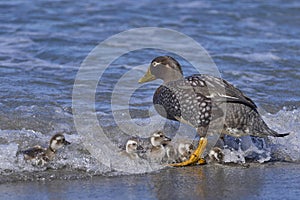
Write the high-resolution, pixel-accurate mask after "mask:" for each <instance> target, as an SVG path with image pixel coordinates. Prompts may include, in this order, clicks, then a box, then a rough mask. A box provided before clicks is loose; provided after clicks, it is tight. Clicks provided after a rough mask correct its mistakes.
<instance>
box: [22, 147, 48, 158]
mask: <svg viewBox="0 0 300 200" xmlns="http://www.w3.org/2000/svg"><path fill="white" fill-rule="evenodd" d="M45 151H46V149H45V148H42V147H41V146H39V145H36V146H34V147H31V148H29V149H26V150H23V151H21V153H22V154H23V155H24V157H25V159H33V158H37V157H40V156H42V155H44V154H45Z"/></svg>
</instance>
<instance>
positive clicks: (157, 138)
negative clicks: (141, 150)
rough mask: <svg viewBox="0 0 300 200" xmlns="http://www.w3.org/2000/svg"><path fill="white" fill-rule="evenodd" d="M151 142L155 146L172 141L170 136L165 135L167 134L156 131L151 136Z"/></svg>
mask: <svg viewBox="0 0 300 200" xmlns="http://www.w3.org/2000/svg"><path fill="white" fill-rule="evenodd" d="M150 140H151V144H152V146H154V147H159V146H161V145H163V144H166V143H167V142H169V141H171V139H170V138H168V137H167V136H165V134H164V133H163V132H162V131H157V132H154V133H153V134H152V136H151V138H150Z"/></svg>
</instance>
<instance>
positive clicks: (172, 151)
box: [163, 141, 177, 164]
mask: <svg viewBox="0 0 300 200" xmlns="http://www.w3.org/2000/svg"><path fill="white" fill-rule="evenodd" d="M174 146H175V144H173V143H172V141H165V142H163V147H164V148H165V152H166V153H165V157H164V159H163V161H164V162H167V163H169V164H170V163H176V160H177V150H176V148H175V147H174Z"/></svg>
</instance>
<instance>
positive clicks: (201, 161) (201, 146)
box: [170, 138, 207, 167]
mask: <svg viewBox="0 0 300 200" xmlns="http://www.w3.org/2000/svg"><path fill="white" fill-rule="evenodd" d="M206 145H207V139H206V138H201V139H200V140H199V144H198V147H197V149H196V150H195V151H194V153H192V155H191V157H190V158H189V159H188V160H186V161H184V162H181V163H175V164H170V166H173V167H184V166H188V165H193V164H200V165H204V164H206V161H205V160H204V159H203V158H200V157H201V155H202V154H203V152H204V150H205V147H206Z"/></svg>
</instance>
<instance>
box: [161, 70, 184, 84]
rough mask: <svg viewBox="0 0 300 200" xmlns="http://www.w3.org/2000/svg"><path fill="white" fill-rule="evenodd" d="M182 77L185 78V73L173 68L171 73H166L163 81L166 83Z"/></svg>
mask: <svg viewBox="0 0 300 200" xmlns="http://www.w3.org/2000/svg"><path fill="white" fill-rule="evenodd" d="M182 78H183V75H182V74H181V73H180V72H178V71H176V70H172V71H170V72H169V73H167V74H165V76H164V78H163V81H164V84H166V83H168V82H171V81H176V80H179V79H182Z"/></svg>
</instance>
